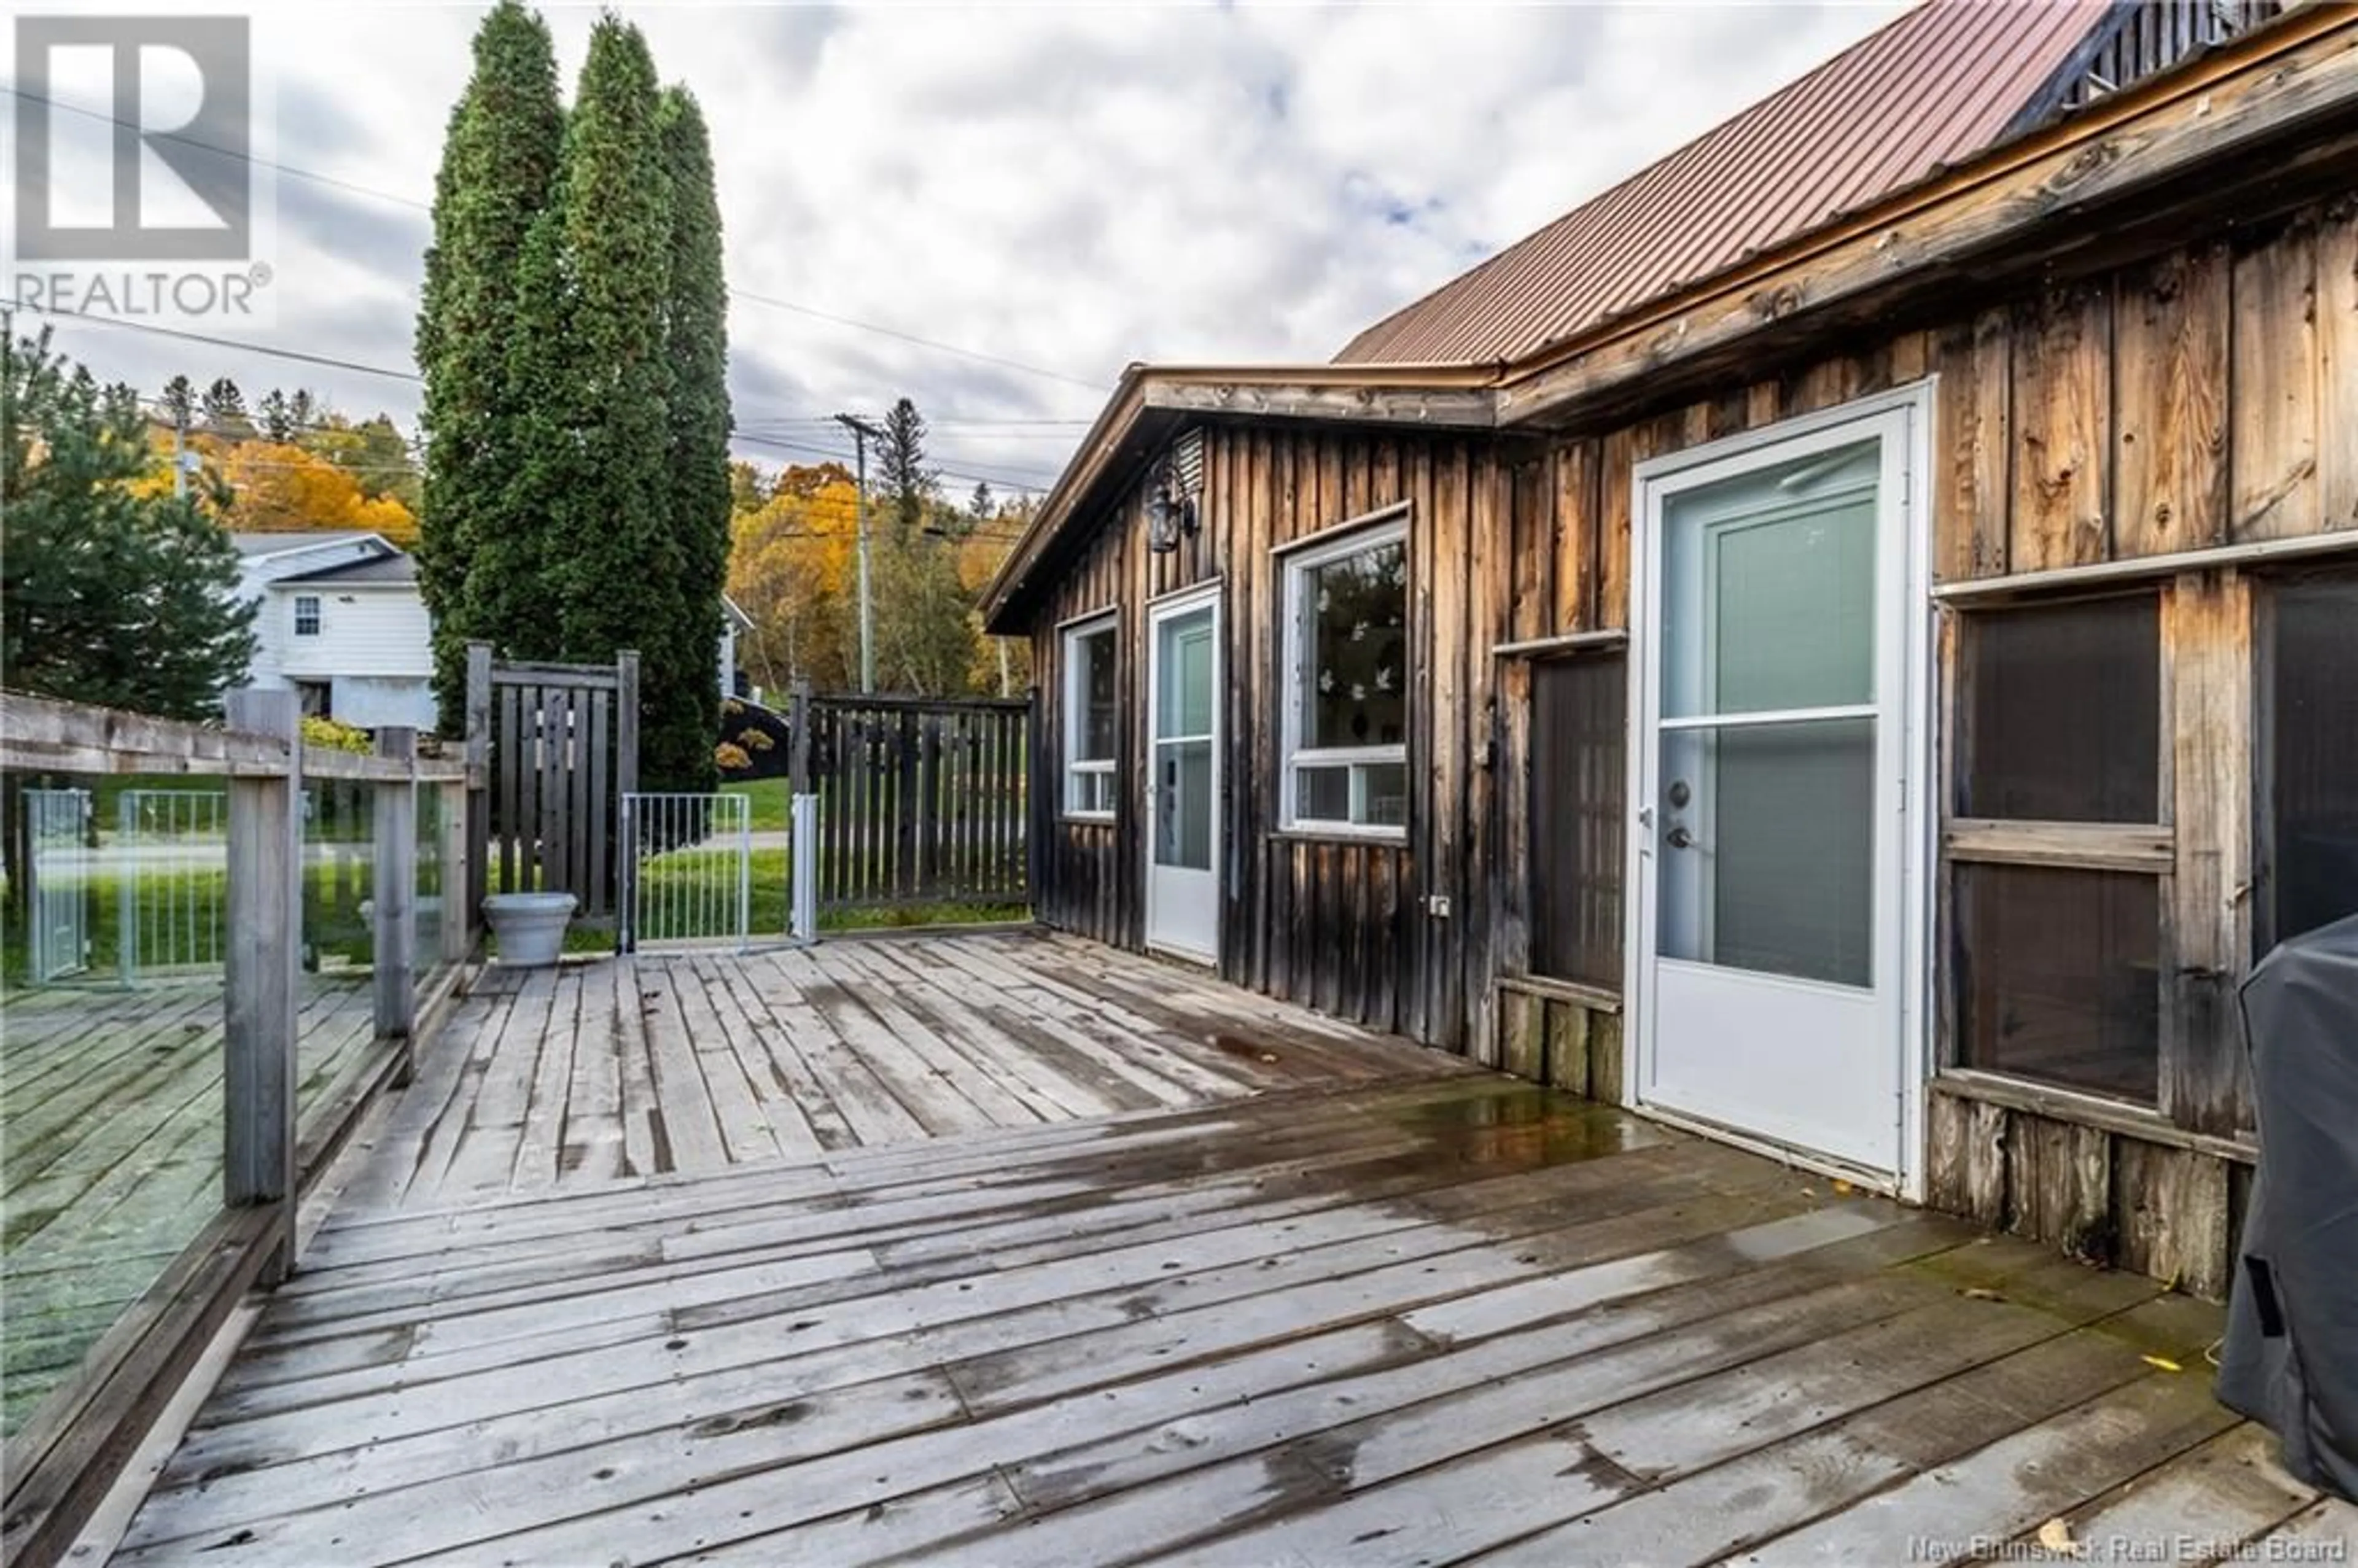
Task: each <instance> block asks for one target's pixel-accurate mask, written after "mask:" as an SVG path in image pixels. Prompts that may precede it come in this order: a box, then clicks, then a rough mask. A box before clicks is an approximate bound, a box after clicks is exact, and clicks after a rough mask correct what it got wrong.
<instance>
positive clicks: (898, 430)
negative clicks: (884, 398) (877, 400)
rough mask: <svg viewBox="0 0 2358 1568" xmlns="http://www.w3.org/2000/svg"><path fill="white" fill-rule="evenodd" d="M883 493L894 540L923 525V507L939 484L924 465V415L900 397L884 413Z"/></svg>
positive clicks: (929, 469) (938, 479)
mask: <svg viewBox="0 0 2358 1568" xmlns="http://www.w3.org/2000/svg"><path fill="white" fill-rule="evenodd" d="M880 459H881V461H882V468H883V475H882V477H883V481H884V493H885V496H886V498H887V500H888V503H889V505H888V508H887V514H888V515H889V516H890V517H891V518H892V535H893V537H894V538H895V539H899V540H906V539H908V538H909V537H910V536H911V535H914V534H915V533H916V532H917V530H918V529H919V528H921V527H923V526H924V525H925V509H926V504H927V503H929V502H930V501H931V500H932V499H933V497H934V494H935V492H936V491H937V490H939V489H940V487H941V475H940V474H938V473H936V472H935V471H934V470H932V469H931V468H928V467H927V466H926V465H925V416H924V415H922V414H920V413H918V412H917V406H916V405H915V404H914V403H912V402H910V401H909V399H907V398H905V397H903V398H902V399H900V400H899V401H897V402H896V403H894V404H893V405H892V412H890V413H888V414H886V415H885V416H884V441H883V450H882V453H881V454H880Z"/></svg>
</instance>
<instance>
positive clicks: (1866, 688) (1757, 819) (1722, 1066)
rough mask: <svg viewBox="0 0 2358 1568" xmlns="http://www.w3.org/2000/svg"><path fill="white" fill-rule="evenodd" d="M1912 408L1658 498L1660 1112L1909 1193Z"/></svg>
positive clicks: (1643, 939) (1655, 761)
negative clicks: (1897, 1182) (1902, 1182)
mask: <svg viewBox="0 0 2358 1568" xmlns="http://www.w3.org/2000/svg"><path fill="white" fill-rule="evenodd" d="M1909 418H1910V411H1909V410H1908V409H1906V408H1900V409H1894V410H1890V411H1887V412H1884V413H1880V414H1874V415H1868V416H1861V417H1858V418H1855V419H1850V420H1845V421H1842V422H1839V423H1834V424H1831V425H1827V426H1824V427H1821V428H1818V429H1815V430H1812V431H1811V432H1809V433H1807V434H1804V435H1797V436H1795V437H1793V438H1790V439H1789V440H1783V441H1776V442H1773V443H1770V444H1765V445H1759V446H1756V447H1753V448H1750V449H1746V450H1743V451H1740V452H1738V453H1736V455H1734V456H1731V457H1726V458H1723V459H1720V460H1708V461H1704V462H1700V463H1696V464H1693V465H1691V466H1687V467H1682V468H1671V470H1669V471H1665V472H1657V473H1655V474H1651V475H1648V476H1645V477H1644V478H1642V479H1641V485H1642V490H1643V493H1642V494H1641V496H1640V497H1639V501H1640V511H1639V516H1640V518H1641V520H1642V524H1643V526H1644V528H1645V531H1646V535H1647V537H1646V539H1645V540H1644V541H1643V546H1642V548H1643V554H1642V556H1641V562H1642V570H1643V571H1644V573H1645V582H1644V584H1643V587H1642V592H1643V595H1644V597H1643V598H1642V599H1641V600H1640V603H1641V605H1642V607H1643V613H1644V621H1643V627H1644V631H1643V633H1642V649H1641V653H1642V665H1641V670H1640V676H1639V678H1640V691H1639V704H1638V708H1637V711H1638V713H1639V729H1638V732H1637V734H1636V736H1635V737H1634V739H1635V741H1636V742H1637V746H1636V749H1637V751H1638V752H1639V755H1638V757H1637V759H1636V763H1635V771H1636V773H1637V775H1638V777H1637V780H1636V785H1637V787H1636V789H1635V791H1634V793H1633V795H1632V805H1633V806H1634V807H1635V810H1636V814H1637V823H1636V826H1635V827H1634V829H1633V831H1632V834H1631V839H1632V845H1633V849H1634V855H1635V860H1636V862H1637V864H1636V883H1637V886H1638V889H1639V899H1638V902H1637V908H1636V909H1635V910H1634V911H1633V919H1634V923H1635V926H1636V929H1635V930H1633V932H1632V934H1631V935H1632V940H1631V952H1632V953H1633V954H1634V955H1636V965H1637V971H1638V972H1637V975H1636V977H1635V978H1636V980H1637V984H1638V991H1639V1012H1640V1016H1639V1064H1638V1067H1639V1071H1638V1084H1639V1087H1638V1096H1639V1100H1640V1102H1641V1103H1644V1104H1648V1105H1651V1106H1655V1107H1659V1108H1662V1109H1665V1110H1670V1111H1673V1112H1678V1113H1683V1114H1684V1115H1687V1116H1690V1117H1694V1118H1698V1119H1703V1120H1706V1121H1710V1122H1714V1123H1716V1124H1719V1125H1722V1126H1725V1127H1727V1128H1730V1129H1733V1130H1737V1131H1739V1132H1742V1133H1745V1134H1748V1135H1751V1136H1754V1137H1758V1138H1760V1139H1764V1140H1767V1141H1771V1142H1775V1143H1779V1144H1783V1145H1786V1146H1789V1147H1791V1148H1794V1149H1797V1150H1800V1151H1802V1152H1808V1153H1813V1154H1817V1155H1821V1156H1825V1157H1828V1158H1831V1159H1833V1160H1835V1161H1838V1162H1843V1163H1844V1164H1845V1165H1851V1166H1855V1167H1860V1168H1862V1169H1864V1170H1866V1171H1868V1172H1873V1173H1881V1174H1888V1175H1894V1176H1897V1175H1898V1173H1900V1171H1901V1168H1902V1163H1903V1162H1902V1147H1903V1142H1902V1135H1903V1128H1904V1125H1905V1122H1906V1118H1907V1110H1906V1105H1907V1099H1908V1097H1909V1094H1911V1093H1912V1092H1913V1085H1912V1083H1911V1081H1910V1079H1909V1076H1908V1075H1909V1072H1910V1071H1911V1070H1912V1069H1911V1066H1910V1064H1911V1063H1912V1062H1913V1061H1914V1057H1913V1055H1912V1054H1910V1053H1909V1050H1908V1049H1907V1046H1906V1042H1905V1040H1904V1033H1905V1030H1904V1027H1903V1019H1904V1014H1905V1006H1904V1000H1905V995H1906V989H1907V988H1906V979H1905V977H1906V972H1907V966H1908V964H1909V962H1910V959H1909V948H1910V946H1911V944H1910V943H1909V939H1908V937H1909V928H1908V925H1907V924H1906V922H1907V918H1908V917H1907V914H1906V903H1907V893H1906V891H1905V890H1906V888H1907V885H1908V881H1909V877H1908V871H1909V847H1908V846H1909V839H1908V834H1907V808H1906V799H1907V790H1908V780H1909V770H1908V769H1907V767H1906V765H1905V764H1906V746H1907V740H1906V737H1907V733H1908V725H1907V723H1906V722H1905V719H1906V713H1907V705H1908V695H1909V667H1908V663H1907V661H1908V658H1909V652H1908V649H1909V637H1908V635H1907V627H1908V625H1909V621H1908V616H1907V596H1908V593H1909V581H1910V579H1909V564H1908V554H1909V545H1908V541H1909V517H1908V514H1907V510H1906V488H1905V487H1906V483H1907V471H1906V464H1907V462H1908V460H1909V449H1910V442H1909Z"/></svg>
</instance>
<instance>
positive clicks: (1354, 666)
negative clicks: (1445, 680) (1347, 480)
mask: <svg viewBox="0 0 2358 1568" xmlns="http://www.w3.org/2000/svg"><path fill="white" fill-rule="evenodd" d="M1285 611H1286V614H1285V671H1286V681H1287V690H1286V694H1285V776H1284V779H1283V781H1282V782H1283V790H1284V801H1285V811H1284V821H1285V825H1286V826H1287V827H1304V828H1312V829H1318V830H1326V829H1334V830H1339V831H1344V832H1365V833H1373V834H1381V835H1386V836H1397V835H1399V834H1400V833H1401V832H1403V831H1404V830H1405V829H1406V827H1407V824H1408V525H1407V522H1406V519H1405V518H1395V519H1393V520H1391V521H1389V522H1385V523H1381V524H1373V525H1370V526H1368V527H1365V528H1356V529H1353V530H1352V531H1351V532H1349V533H1348V534H1347V535H1343V536H1342V537H1339V538H1337V539H1336V540H1334V541H1332V542H1331V543H1324V544H1315V545H1310V546H1304V547H1303V549H1301V550H1299V551H1297V552H1295V553H1294V554H1293V555H1290V556H1288V557H1286V558H1285Z"/></svg>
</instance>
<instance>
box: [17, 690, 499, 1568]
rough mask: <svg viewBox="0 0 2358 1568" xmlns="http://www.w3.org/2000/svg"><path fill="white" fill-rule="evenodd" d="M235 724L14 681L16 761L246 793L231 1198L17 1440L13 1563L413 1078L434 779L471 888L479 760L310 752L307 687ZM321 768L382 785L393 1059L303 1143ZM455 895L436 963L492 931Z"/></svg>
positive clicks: (134, 1443)
mask: <svg viewBox="0 0 2358 1568" xmlns="http://www.w3.org/2000/svg"><path fill="white" fill-rule="evenodd" d="M228 719H229V722H228V723H227V725H226V726H222V727H214V726H210V725H198V724H189V723H183V722H178V721H176V720H169V719H155V718H151V717H148V716H146V715H143V714H136V713H125V712H119V711H115V710H112V709H106V708H89V707H83V706H81V705H78V704H73V703H65V702H55V701H50V700H48V699H45V698H39V697H26V696H22V695H18V694H16V693H9V692H0V770H5V772H6V773H11V774H21V773H43V772H58V773H81V774H92V773H94V774H103V775H118V776H119V775H124V774H146V775H167V776H168V775H208V776H219V777H221V778H222V779H223V780H225V787H226V791H227V795H228V845H227V892H226V899H227V902H226V907H225V909H224V911H223V914H222V924H223V927H224V929H225V930H226V931H227V932H228V934H229V940H228V943H227V948H226V951H225V953H224V955H223V976H222V983H223V996H224V1000H223V1025H224V1034H223V1038H224V1046H223V1056H222V1084H223V1095H222V1194H221V1206H220V1208H219V1209H218V1211H217V1212H216V1213H215V1214H214V1216H213V1217H212V1219H211V1221H210V1222H209V1223H207V1224H205V1225H204V1226H203V1227H202V1228H201V1229H200V1231H199V1232H198V1234H197V1235H195V1237H194V1238H192V1239H191V1240H190V1242H189V1245H188V1246H187V1247H186V1248H185V1249H183V1250H182V1251H181V1252H180V1254H179V1255H178V1259H177V1260H175V1261H174V1262H172V1263H171V1264H170V1265H169V1266H168V1267H167V1268H166V1269H165V1270H164V1271H163V1272H162V1274H161V1275H160V1277H159V1278H157V1281H155V1283H154V1284H153V1285H151V1286H150V1287H149V1288H148V1290H147V1291H146V1292H145V1293H144V1294H143V1295H142V1296H141V1297H140V1298H139V1299H138V1300H137V1301H135V1302H134V1303H132V1304H131V1306H130V1307H129V1308H128V1310H126V1311H125V1312H124V1314H122V1315H121V1316H120V1317H119V1318H118V1319H117V1320H116V1322H115V1323H114V1325H113V1326H112V1327H111V1328H109V1329H108V1330H107V1331H106V1332H105V1333H104V1334H103V1336H101V1337H100V1338H99V1339H98V1340H97V1342H96V1343H95V1344H94V1346H92V1349H91V1350H90V1352H89V1353H88V1354H87V1355H86V1356H85V1357H84V1358H83V1360H82V1362H81V1368H80V1369H79V1371H78V1372H77V1373H76V1374H74V1375H73V1376H72V1377H70V1378H69V1379H67V1380H66V1381H65V1382H63V1383H61V1384H60V1385H59V1387H57V1388H56V1389H54V1390H51V1391H50V1393H49V1396H48V1397H47V1398H46V1399H45V1400H43V1401H42V1403H41V1404H40V1405H39V1406H38V1408H36V1409H35V1410H34V1411H32V1413H31V1414H30V1415H29V1416H28V1417H27V1420H26V1422H25V1423H24V1425H23V1426H22V1428H21V1429H20V1430H18V1431H17V1432H16V1433H13V1434H12V1435H11V1436H10V1437H9V1438H8V1440H7V1444H6V1448H5V1473H6V1504H5V1515H0V1560H5V1561H6V1562H8V1563H48V1562H52V1561H54V1560H56V1559H57V1558H58V1557H59V1556H60V1555H61V1554H62V1553H63V1552H64V1551H65V1550H66V1548H67V1547H68V1546H70V1544H71V1542H72V1541H73V1538H74V1534H75V1532H76V1530H79V1529H80V1527H81V1524H82V1522H83V1521H84V1520H85V1519H87V1518H88V1516H89V1514H90V1512H91V1510H92V1509H93V1508H94V1507H96V1505H97V1504H98V1502H99V1501H100V1500H101V1499H102V1498H103V1497H104V1496H105V1494H106V1492H107V1490H108V1488H109V1487H111V1486H112V1485H113V1484H114V1480H115V1479H116V1477H117V1476H119V1474H120V1473H121V1471H122V1468H123V1466H124V1463H125V1462H126V1461H127V1460H128V1459H129V1457H130V1456H131V1454H133V1452H134V1451H135V1449H136V1448H137V1447H138V1445H139V1443H140V1441H141V1440H142V1438H143V1437H144V1436H145V1435H146V1432H147V1431H148V1429H149V1428H150V1427H151V1426H152V1425H153V1423H154V1422H155V1420H156V1418H157V1415H158V1414H159V1413H160V1412H161V1411H162V1409H163V1408H164V1406H165V1404H166V1403H167V1402H168V1400H170V1399H171V1398H172V1396H173V1394H174V1392H175V1391H176V1390H177V1388H178V1384H179V1382H180V1381H181V1379H183V1378H185V1377H186V1375H187V1374H188V1372H189V1368H191V1367H192V1366H193V1365H194V1364H195V1363H196V1361H197V1359H198V1357H199V1356H200V1353H201V1352H202V1350H203V1348H204V1346H205V1345H206V1344H207V1343H208V1341H210V1340H211V1338H212V1337H213V1336H214V1335H215V1334H216V1333H217V1332H218V1331H219V1329H220V1328H221V1326H222V1324H223V1323H224V1322H225V1321H226V1320H227V1318H228V1317H229V1314H230V1313H231V1311H232V1309H233V1307H234V1306H235V1304H236V1303H237V1301H238V1299H239V1297H240V1296H242V1295H243V1293H244V1292H246V1291H247V1290H248V1289H249V1288H251V1287H252V1286H254V1285H255V1284H257V1283H258V1284H263V1285H269V1284H274V1283H276V1281H279V1280H281V1279H283V1278H284V1277H285V1276H286V1273H287V1269H288V1267H289V1265H290V1262H291V1260H292V1258H293V1253H294V1245H295V1216H296V1207H297V1200H298V1198H299V1195H300V1191H301V1187H300V1181H301V1179H302V1177H303V1176H304V1175H305V1174H306V1171H305V1170H304V1169H303V1164H302V1162H303V1161H304V1160H306V1159H308V1161H310V1162H313V1163H314V1164H316V1163H321V1162H324V1161H325V1159H326V1158H327V1157H328V1155H329V1154H330V1152H332V1151H333V1150H334V1148H335V1147H336V1146H337V1145H338V1144H339V1143H340V1142H341V1136H342V1133H343V1131H344V1130H347V1129H348V1128H349V1127H350V1125H351V1123H352V1120H353V1119H356V1117H357V1115H358V1113H359V1112H360V1111H361V1110H362V1108H365V1105H366V1103H367V1100H368V1098H369V1097H370V1095H372V1094H373V1092H374V1090H375V1089H376V1088H377V1087H381V1086H383V1085H384V1084H387V1083H395V1082H399V1081H401V1080H402V1078H403V1077H404V1076H406V1073H407V1071H408V1069H409V1054H410V1052H411V1051H412V1050H413V1049H414V1047H415V1036H416V1033H417V1030H418V1022H419V1018H418V1000H417V992H418V988H417V985H416V971H417V966H418V955H417V953H416V941H415V937H416V907H415V901H414V898H413V896H412V892H411V889H412V884H413V881H414V878H415V875H416V859H417V848H418V846H417V842H416V821H417V806H416V803H417V797H418V792H419V791H420V790H424V789H433V790H438V791H439V792H441V794H442V801H441V807H442V809H441V810H440V811H439V812H438V813H437V814H436V821H437V823H438V833H439V834H440V838H441V845H440V853H441V857H442V860H443V863H444V878H445V881H444V886H445V887H446V888H464V887H466V886H467V885H468V874H467V873H468V868H467V866H466V864H465V860H466V855H467V847H468V842H469V834H468V822H469V789H470V785H471V784H480V783H481V780H480V777H479V776H476V775H479V774H480V773H481V769H480V767H477V768H475V769H473V770H472V771H471V769H470V767H469V764H468V763H467V762H464V761H462V760H458V759H444V758H439V757H427V756H422V755H420V754H419V751H418V747H417V743H416V733H415V732H414V731H411V730H382V731H380V732H379V736H378V751H377V754H375V755H373V756H368V755H358V754H354V753H352V752H333V751H325V750H321V749H318V748H313V747H308V746H306V745H305V744H304V743H303V741H302V738H301V723H300V715H299V711H298V708H297V697H296V695H295V694H294V693H293V692H276V691H254V690H244V691H238V692H233V693H232V694H231V695H230V698H229V702H228ZM307 780H313V781H316V780H353V781H359V782H362V783H365V784H373V785H376V786H378V787H377V788H376V789H375V790H374V791H373V796H374V802H373V804H374V816H373V830H374V873H375V875H374V886H373V896H374V901H375V903H374V909H373V921H372V926H373V935H372V942H373V962H374V987H373V1011H374V1026H375V1033H376V1037H377V1040H378V1042H379V1047H380V1051H381V1055H380V1056H379V1057H377V1058H375V1059H374V1060H375V1061H376V1063H377V1064H378V1065H377V1066H376V1068H375V1069H374V1070H372V1071H370V1072H367V1073H364V1074H362V1076H361V1079H360V1080H359V1081H358V1082H357V1083H356V1084H354V1085H352V1086H348V1087H347V1088H346V1091H345V1092H344V1093H342V1094H341V1095H339V1096H337V1097H335V1098H333V1099H331V1100H330V1103H329V1104H328V1105H326V1106H325V1107H322V1108H315V1113H314V1114H313V1115H312V1116H311V1117H310V1119H309V1120H310V1123H311V1124H310V1125H309V1126H308V1127H307V1128H305V1129H303V1130H302V1137H303V1141H302V1142H301V1143H300V1144H299V1145H298V1141H297V1138H298V1130H297V1008H298V999H299V996H300V986H301V981H300V970H301V962H302V959H301V950H300V948H301V936H302V927H303V848H302V845H303V838H302V834H303V825H302V809H301V801H302V791H303V787H304V784H305V782H306V781H307ZM404 786H408V787H404ZM461 903H462V907H461V908H460V909H458V910H453V909H450V908H449V901H448V900H447V899H446V901H445V915H444V918H443V920H442V921H441V923H440V936H439V938H438V943H439V951H438V953H437V954H434V955H430V956H429V958H438V959H440V960H443V961H446V962H448V963H449V964H450V965H451V966H452V967H453V971H454V972H455V968H456V966H457V965H458V964H459V963H460V962H462V961H463V960H464V959H465V958H466V957H468V955H469V954H470V953H471V951H472V948H473V946H474V941H475V935H476V933H475V930H474V922H473V913H472V908H471V901H461ZM330 1123H332V1125H330Z"/></svg>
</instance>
